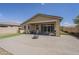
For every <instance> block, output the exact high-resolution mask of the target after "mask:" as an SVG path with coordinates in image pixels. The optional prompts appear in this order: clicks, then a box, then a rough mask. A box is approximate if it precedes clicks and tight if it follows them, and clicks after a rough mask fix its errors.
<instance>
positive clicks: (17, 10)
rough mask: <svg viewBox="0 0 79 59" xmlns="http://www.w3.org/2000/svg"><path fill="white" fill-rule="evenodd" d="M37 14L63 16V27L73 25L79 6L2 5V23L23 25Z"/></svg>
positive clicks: (0, 10) (0, 20) (0, 17)
mask: <svg viewBox="0 0 79 59" xmlns="http://www.w3.org/2000/svg"><path fill="white" fill-rule="evenodd" d="M37 13H42V14H48V15H54V16H61V17H63V20H62V22H61V25H71V24H73V19H74V18H75V17H76V16H78V15H79V4H77V3H76V4H73V3H71V4H67V3H63V4H61V3H60V4H58V3H51V4H49V3H25V4H23V3H22V4H20V3H19V4H12V3H9V4H8V3H7V4H1V3H0V22H17V23H22V22H24V21H26V20H28V19H29V18H31V17H32V16H34V15H35V14H37Z"/></svg>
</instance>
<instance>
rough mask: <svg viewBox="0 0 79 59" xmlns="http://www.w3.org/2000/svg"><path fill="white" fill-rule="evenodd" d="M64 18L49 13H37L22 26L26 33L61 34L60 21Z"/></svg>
mask: <svg viewBox="0 0 79 59" xmlns="http://www.w3.org/2000/svg"><path fill="white" fill-rule="evenodd" d="M62 19H63V18H62V17H59V16H51V15H47V14H36V15H35V16H33V17H32V18H30V19H29V20H27V21H25V22H23V23H22V24H21V27H22V28H23V29H24V30H25V32H26V33H36V32H37V30H38V33H39V34H47V35H56V36H60V22H61V20H62Z"/></svg>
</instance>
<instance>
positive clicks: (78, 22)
mask: <svg viewBox="0 0 79 59" xmlns="http://www.w3.org/2000/svg"><path fill="white" fill-rule="evenodd" d="M74 23H75V24H78V25H79V15H78V16H77V17H76V18H75V19H74Z"/></svg>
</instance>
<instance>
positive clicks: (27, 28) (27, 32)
mask: <svg viewBox="0 0 79 59" xmlns="http://www.w3.org/2000/svg"><path fill="white" fill-rule="evenodd" d="M26 33H28V24H26Z"/></svg>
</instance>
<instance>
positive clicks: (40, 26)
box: [39, 24, 41, 33]
mask: <svg viewBox="0 0 79 59" xmlns="http://www.w3.org/2000/svg"><path fill="white" fill-rule="evenodd" d="M39 31H40V33H41V24H39Z"/></svg>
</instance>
